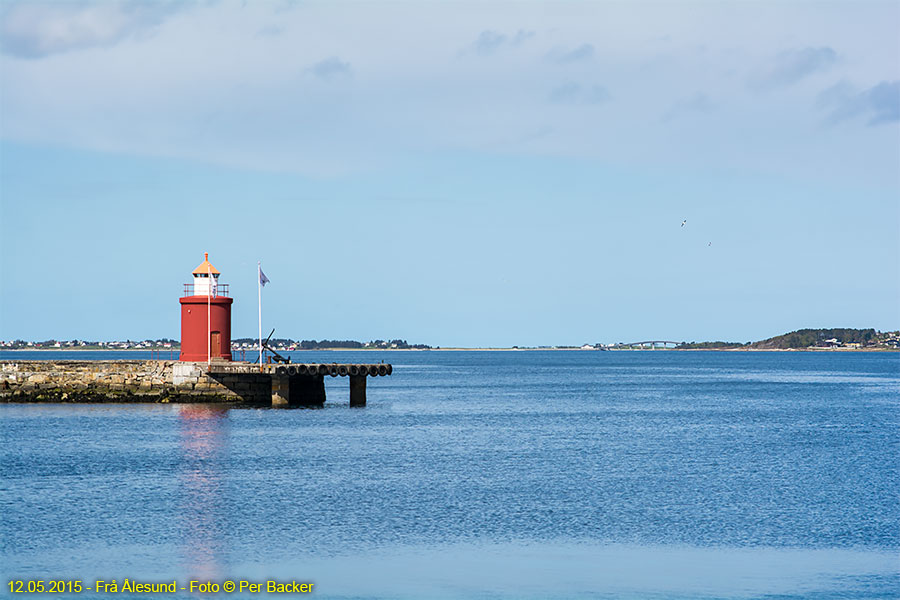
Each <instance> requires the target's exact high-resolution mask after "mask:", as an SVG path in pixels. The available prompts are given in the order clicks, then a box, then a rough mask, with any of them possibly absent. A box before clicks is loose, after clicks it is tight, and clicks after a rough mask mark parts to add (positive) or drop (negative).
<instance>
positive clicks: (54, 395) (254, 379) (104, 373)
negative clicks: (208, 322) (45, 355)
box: [0, 360, 272, 404]
mask: <svg viewBox="0 0 900 600" xmlns="http://www.w3.org/2000/svg"><path fill="white" fill-rule="evenodd" d="M271 399H272V378H271V376H270V375H269V374H268V373H257V374H252V373H240V374H237V373H236V374H227V373H225V374H221V375H218V374H213V373H207V372H206V364H205V363H203V364H202V365H200V364H197V363H183V362H179V361H171V360H169V361H166V360H116V361H75V360H65V361H63V360H61V361H16V362H6V363H2V365H0V401H2V402H224V403H252V404H270V403H271Z"/></svg>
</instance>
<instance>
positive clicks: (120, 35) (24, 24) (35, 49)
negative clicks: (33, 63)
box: [0, 2, 190, 59]
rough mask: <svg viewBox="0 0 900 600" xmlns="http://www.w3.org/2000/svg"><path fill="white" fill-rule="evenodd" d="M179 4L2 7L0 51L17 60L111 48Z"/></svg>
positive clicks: (151, 25) (151, 26)
mask: <svg viewBox="0 0 900 600" xmlns="http://www.w3.org/2000/svg"><path fill="white" fill-rule="evenodd" d="M188 6H190V4H188V3H180V2H105V3H93V2H69V3H63V2H59V3H28V2H17V3H14V4H11V5H7V6H6V7H5V9H4V10H3V11H2V14H0V50H2V52H3V53H4V54H8V55H11V56H16V57H19V58H30V59H37V58H43V57H45V56H50V55H52V54H58V53H62V52H70V51H74V50H84V49H87V48H93V47H96V46H113V45H115V44H117V43H119V42H121V41H123V40H125V39H128V38H131V37H135V36H140V35H146V34H147V33H149V32H150V31H151V30H152V29H154V28H155V27H157V26H158V25H160V24H161V23H162V22H163V21H164V20H165V19H166V18H167V17H168V16H170V15H171V14H173V13H174V12H176V11H179V10H182V9H184V8H185V7H188Z"/></svg>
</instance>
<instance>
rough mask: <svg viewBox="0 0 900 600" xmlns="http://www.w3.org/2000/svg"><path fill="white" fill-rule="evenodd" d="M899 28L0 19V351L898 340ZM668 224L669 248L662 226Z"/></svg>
mask: <svg viewBox="0 0 900 600" xmlns="http://www.w3.org/2000/svg"><path fill="white" fill-rule="evenodd" d="M898 24H900V8H898V4H897V3H895V2H885V3H878V2H865V3H859V2H856V3H849V2H848V3H841V2H833V3H819V2H796V3H789V2H780V3H757V2H753V3H750V2H747V3H743V2H723V3H710V2H698V3H690V2H628V3H624V2H622V3H604V2H591V3H588V2H584V3H576V2H571V3H567V2H553V3H551V2H494V3H492V2H484V3H471V2H416V3H413V2H406V3H404V2H390V3H382V2H359V3H348V2H263V3H246V4H241V3H231V2H197V3H164V2H159V3H153V2H146V3H115V2H102V3H101V2H97V3H90V2H69V3H46V4H44V3H40V2H28V3H17V2H4V3H3V4H2V5H0V226H2V236H0V286H2V287H0V292H2V296H0V339H13V338H24V339H46V338H50V337H55V338H58V339H72V338H78V339H84V338H87V339H113V338H118V339H125V338H131V339H143V338H146V337H152V338H156V337H163V336H166V337H176V338H177V337H178V335H179V327H180V326H179V308H178V300H177V298H178V296H179V295H180V292H181V284H182V283H185V282H187V281H188V280H189V278H190V272H191V270H193V268H194V267H195V266H196V265H197V264H199V263H200V262H201V261H202V258H203V252H209V253H210V260H211V262H212V263H213V264H214V265H215V266H216V267H217V268H219V270H220V271H222V273H223V275H222V281H224V282H227V283H229V284H230V285H231V291H232V294H233V296H234V297H235V305H234V314H233V335H234V336H235V337H239V336H252V335H254V334H255V332H256V328H257V324H256V319H257V306H256V262H257V261H258V260H259V261H262V264H263V269H264V270H265V272H266V274H267V275H268V276H269V278H270V279H271V281H272V283H271V284H270V285H269V286H267V287H266V288H265V289H264V290H263V312H264V328H266V329H270V328H271V327H276V328H277V335H279V336H285V337H292V338H297V339H322V338H329V339H358V340H368V339H375V338H395V337H400V338H405V339H407V340H408V341H410V342H421V343H428V344H432V345H441V346H454V345H464V346H493V345H496V346H511V345H544V344H581V343H584V342H598V341H600V342H616V341H633V340H637V339H648V338H653V339H671V340H687V341H691V340H698V341H699V340H708V339H725V340H737V341H749V340H756V339H761V338H765V337H769V336H771V335H776V334H779V333H783V332H786V331H789V330H793V329H798V328H802V327H876V328H878V329H882V330H886V329H897V328H898V327H900V128H898V126H900V58H898V57H900V47H898V37H897V35H896V33H897V27H898ZM685 219H686V220H687V223H686V225H685V226H684V227H681V223H682V221H683V220H685Z"/></svg>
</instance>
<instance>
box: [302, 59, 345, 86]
mask: <svg viewBox="0 0 900 600" xmlns="http://www.w3.org/2000/svg"><path fill="white" fill-rule="evenodd" d="M309 72H310V73H312V74H313V75H315V76H316V77H318V78H319V79H323V80H325V81H330V80H332V79H335V78H338V77H346V76H348V75H350V72H351V71H350V63H348V62H345V61H343V60H341V59H340V58H338V57H337V56H332V57H330V58H326V59H325V60H322V61H319V62H317V63H316V64H314V65H313V66H311V67H310V68H309Z"/></svg>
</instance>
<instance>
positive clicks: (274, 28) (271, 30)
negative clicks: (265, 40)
mask: <svg viewBox="0 0 900 600" xmlns="http://www.w3.org/2000/svg"><path fill="white" fill-rule="evenodd" d="M284 31H285V29H284V27H281V26H280V25H266V26H265V27H261V28H260V29H259V31H257V32H256V37H273V36H277V35H281V34H282V33H284Z"/></svg>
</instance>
